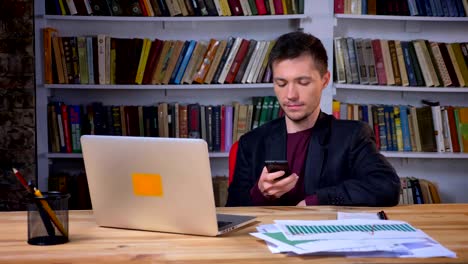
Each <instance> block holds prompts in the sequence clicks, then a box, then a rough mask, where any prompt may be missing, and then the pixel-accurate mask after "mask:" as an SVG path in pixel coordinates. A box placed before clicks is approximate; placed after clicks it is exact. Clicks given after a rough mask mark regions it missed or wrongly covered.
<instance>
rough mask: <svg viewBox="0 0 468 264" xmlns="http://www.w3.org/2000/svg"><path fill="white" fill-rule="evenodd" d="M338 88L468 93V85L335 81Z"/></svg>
mask: <svg viewBox="0 0 468 264" xmlns="http://www.w3.org/2000/svg"><path fill="white" fill-rule="evenodd" d="M334 87H335V88H336V89H348V90H371V91H393V92H431V93H468V88H466V87H457V88H453V87H408V86H388V85H365V84H339V83H335V84H334Z"/></svg>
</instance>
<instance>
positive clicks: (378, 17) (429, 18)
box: [335, 14, 468, 22]
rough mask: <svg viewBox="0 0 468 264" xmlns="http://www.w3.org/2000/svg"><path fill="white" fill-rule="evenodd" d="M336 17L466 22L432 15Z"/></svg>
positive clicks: (341, 16)
mask: <svg viewBox="0 0 468 264" xmlns="http://www.w3.org/2000/svg"><path fill="white" fill-rule="evenodd" d="M335 18H337V19H372V20H398V21H433V22H468V17H432V16H384V15H350V14H336V15H335Z"/></svg>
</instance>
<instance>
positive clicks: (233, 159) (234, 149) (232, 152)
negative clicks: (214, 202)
mask: <svg viewBox="0 0 468 264" xmlns="http://www.w3.org/2000/svg"><path fill="white" fill-rule="evenodd" d="M238 144H239V142H238V141H236V142H234V143H233V144H232V146H231V149H230V150H229V178H228V185H230V184H231V182H232V178H233V176H234V168H235V167H236V159H237V147H238Z"/></svg>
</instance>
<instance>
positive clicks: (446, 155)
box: [381, 151, 468, 159]
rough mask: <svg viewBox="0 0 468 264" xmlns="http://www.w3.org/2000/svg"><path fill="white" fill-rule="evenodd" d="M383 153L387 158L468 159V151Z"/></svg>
mask: <svg viewBox="0 0 468 264" xmlns="http://www.w3.org/2000/svg"><path fill="white" fill-rule="evenodd" d="M381 153H382V155H384V156H385V157H387V158H411V159H468V153H452V152H445V153H439V152H399V151H382V152H381Z"/></svg>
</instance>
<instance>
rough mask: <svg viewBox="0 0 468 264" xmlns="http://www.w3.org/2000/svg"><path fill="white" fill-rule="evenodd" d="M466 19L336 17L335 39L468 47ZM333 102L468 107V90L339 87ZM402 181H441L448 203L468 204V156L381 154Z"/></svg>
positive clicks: (412, 153) (454, 88)
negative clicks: (426, 102)
mask: <svg viewBox="0 0 468 264" xmlns="http://www.w3.org/2000/svg"><path fill="white" fill-rule="evenodd" d="M467 26H468V18H467V17H427V16H388V15H354V14H336V15H335V20H334V37H351V38H355V39H356V38H362V39H366V38H369V39H386V40H401V41H410V40H417V39H426V40H430V41H435V42H449V43H454V42H467V41H468V36H467V35H466V34H465V33H466V27H467ZM333 87H334V99H336V100H338V101H341V102H346V103H357V104H388V105H412V106H416V107H419V106H421V105H422V104H421V99H426V100H429V101H439V102H440V103H441V105H442V106H444V105H453V106H464V107H466V106H468V100H467V99H468V94H467V93H468V88H467V87H405V86H385V85H361V84H338V83H334V85H333ZM382 154H383V155H384V156H386V157H388V158H389V161H390V162H391V163H392V165H393V166H394V167H395V169H396V170H397V172H398V174H399V175H400V176H403V177H404V176H414V177H417V178H422V179H428V180H430V181H433V182H436V183H437V184H438V186H439V191H440V193H441V197H442V200H443V202H449V203H450V202H467V201H468V194H467V193H466V191H465V190H464V187H462V186H466V184H467V183H468V182H467V181H468V180H467V178H466V171H467V170H468V162H467V160H466V159H467V158H468V153H448V152H445V153H438V152H397V151H382Z"/></svg>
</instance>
